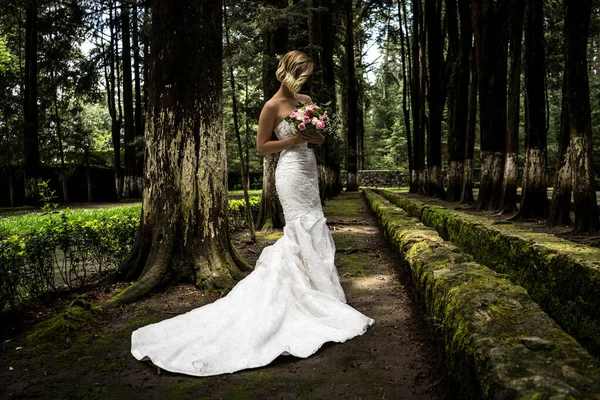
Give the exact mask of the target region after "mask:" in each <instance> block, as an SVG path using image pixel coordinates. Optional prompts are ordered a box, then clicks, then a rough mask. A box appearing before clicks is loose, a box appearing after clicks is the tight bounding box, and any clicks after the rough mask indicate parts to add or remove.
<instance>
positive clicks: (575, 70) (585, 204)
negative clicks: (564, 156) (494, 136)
mask: <svg viewBox="0 0 600 400" xmlns="http://www.w3.org/2000/svg"><path fill="white" fill-rule="evenodd" d="M564 7H565V76H564V77H563V79H565V80H566V89H567V116H566V117H567V118H568V120H569V123H568V128H569V131H570V137H571V164H572V168H573V197H574V200H575V231H577V232H597V231H598V229H599V228H600V221H599V220H598V204H597V199H596V190H595V189H594V167H593V165H594V164H593V160H592V123H591V122H592V121H591V110H590V88H589V80H588V61H587V41H588V35H589V29H590V16H591V10H592V0H565V1H564Z"/></svg>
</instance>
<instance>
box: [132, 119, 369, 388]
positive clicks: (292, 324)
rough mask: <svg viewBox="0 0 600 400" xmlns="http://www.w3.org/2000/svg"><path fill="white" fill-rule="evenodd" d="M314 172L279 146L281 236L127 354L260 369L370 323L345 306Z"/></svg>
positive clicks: (209, 370) (176, 366) (225, 368)
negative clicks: (227, 287) (251, 265)
mask: <svg viewBox="0 0 600 400" xmlns="http://www.w3.org/2000/svg"><path fill="white" fill-rule="evenodd" d="M275 133H276V134H277V137H279V138H280V139H282V138H284V137H288V136H290V135H293V134H294V127H293V125H292V124H291V123H290V122H287V121H285V120H284V121H282V122H280V123H279V124H278V125H277V126H276V127H275ZM317 174H318V172H317V164H316V160H315V155H314V153H313V150H312V149H310V148H308V147H307V145H306V143H304V144H301V145H297V146H295V147H293V148H291V149H289V150H284V151H282V152H281V155H280V157H279V162H278V164H277V169H276V172H275V181H276V189H277V194H278V196H279V199H280V201H281V205H282V207H283V211H284V215H285V222H286V225H285V227H284V228H283V232H284V234H283V236H282V237H281V238H280V239H279V240H278V241H277V242H276V243H275V244H273V245H271V246H268V247H265V248H264V250H263V251H262V253H261V255H260V257H259V259H258V261H257V262H256V267H255V269H254V270H253V271H252V272H251V273H250V274H249V275H248V276H246V277H245V278H244V279H243V280H241V281H240V282H238V284H237V285H236V286H235V287H234V288H233V289H232V290H231V291H230V292H229V293H228V294H227V296H225V297H222V298H220V299H218V300H216V301H215V302H213V303H211V304H207V305H205V306H202V307H199V308H196V309H194V310H191V311H189V312H187V313H185V314H181V315H178V316H176V317H173V318H170V319H166V320H163V321H161V322H158V323H155V324H151V325H147V326H144V327H142V328H139V329H137V330H136V331H134V332H133V333H132V335H131V353H132V354H133V356H134V357H135V358H137V359H138V360H140V361H142V360H147V359H149V360H151V361H152V363H153V364H155V365H157V366H159V367H161V368H163V369H165V370H168V371H172V372H178V373H183V374H188V375H195V376H208V375H218V374H224V373H231V372H235V371H239V370H241V369H246V368H254V367H261V366H264V365H267V364H269V363H270V362H271V361H273V360H274V359H275V358H277V357H278V356H279V355H282V354H284V355H287V354H291V355H294V356H296V357H302V358H305V357H308V356H310V355H311V354H314V353H315V352H316V351H317V350H318V349H319V348H320V347H321V346H322V345H323V344H324V343H325V342H345V341H346V340H348V339H351V338H353V337H355V336H357V335H362V334H363V333H364V332H365V331H366V330H367V328H368V326H370V325H372V324H373V323H374V320H373V319H371V318H369V317H367V316H365V315H363V314H362V313H360V312H359V311H357V310H355V309H354V308H352V307H350V306H349V305H347V304H346V298H345V296H344V291H343V289H342V287H341V286H340V282H339V277H338V273H337V270H336V268H335V264H334V255H335V244H334V242H333V238H332V236H331V233H330V232H329V229H328V227H327V225H326V224H325V222H326V220H325V217H324V216H323V211H322V209H321V201H320V199H319V185H318V176H317Z"/></svg>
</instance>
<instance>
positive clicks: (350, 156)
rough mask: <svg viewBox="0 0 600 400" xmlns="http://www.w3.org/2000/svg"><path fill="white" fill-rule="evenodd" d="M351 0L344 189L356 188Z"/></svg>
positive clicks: (347, 16) (347, 6)
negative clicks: (345, 177)
mask: <svg viewBox="0 0 600 400" xmlns="http://www.w3.org/2000/svg"><path fill="white" fill-rule="evenodd" d="M352 10H353V7H352V0H346V1H345V2H344V16H345V23H346V31H345V35H346V36H345V44H344V50H345V52H344V53H345V56H346V57H345V58H346V78H347V80H348V97H347V110H346V121H347V122H346V126H347V130H348V133H347V135H348V146H347V147H346V172H347V174H348V177H347V179H346V191H356V190H358V181H357V167H358V154H357V130H358V126H357V122H358V87H357V82H356V72H355V66H354V22H353V17H354V13H353V11H352Z"/></svg>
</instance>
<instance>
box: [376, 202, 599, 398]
mask: <svg viewBox="0 0 600 400" xmlns="http://www.w3.org/2000/svg"><path fill="white" fill-rule="evenodd" d="M364 193H365V197H366V198H367V202H368V203H369V205H370V207H371V209H372V210H373V211H374V213H375V214H376V216H377V218H378V219H379V221H380V223H381V224H382V225H383V228H384V232H385V234H386V236H387V237H388V238H389V239H390V240H391V242H392V244H393V246H394V247H395V248H396V249H397V250H398V251H399V254H400V259H401V265H402V268H403V269H404V270H405V271H406V272H407V274H408V276H409V277H410V279H411V280H412V282H413V289H414V291H415V293H416V294H417V297H418V298H419V300H420V301H421V302H422V303H423V304H424V305H425V309H426V312H427V317H428V320H429V322H430V324H431V325H432V326H433V328H434V330H435V331H436V332H437V333H438V334H439V335H440V336H441V337H442V338H443V340H444V343H445V349H446V351H445V353H446V362H447V365H448V368H449V370H450V371H451V372H452V373H453V375H454V377H455V379H456V380H457V381H458V382H459V384H460V388H461V392H462V393H461V396H460V397H461V398H472V399H509V398H510V399H546V398H577V399H597V398H600V365H599V364H598V362H597V360H595V359H594V358H593V357H592V356H590V355H589V354H588V353H587V352H586V351H585V350H584V349H583V348H582V347H581V346H580V345H579V344H578V343H577V342H576V341H575V340H574V339H573V338H572V337H570V336H569V335H568V334H567V333H565V332H564V331H563V330H562V329H561V328H560V327H559V326H558V325H557V324H556V322H554V321H553V320H552V319H551V318H549V317H548V315H547V314H545V313H544V312H543V311H542V310H541V309H540V307H539V306H538V305H537V304H536V303H535V302H533V301H532V299H531V298H530V297H529V295H528V294H527V291H526V290H525V289H523V288H522V287H520V286H516V285H514V284H513V283H512V282H510V280H508V279H507V278H506V276H505V275H503V274H499V273H497V272H495V271H493V270H490V269H489V268H486V267H484V266H482V265H480V264H477V263H476V262H474V261H473V257H472V256H471V255H469V254H466V253H462V252H460V251H459V249H458V248H457V247H456V246H454V245H452V244H451V243H449V242H446V241H444V240H443V239H442V238H441V237H440V236H439V235H438V234H437V232H436V231H435V230H433V229H431V228H427V227H425V226H424V225H423V224H422V223H420V222H419V221H418V220H417V219H416V218H410V217H409V216H408V214H407V213H406V212H405V211H404V210H402V209H400V208H398V207H395V206H394V205H393V204H391V203H390V202H388V201H387V200H386V199H384V198H383V197H381V196H379V195H377V194H376V193H374V192H373V191H371V190H365V191H364Z"/></svg>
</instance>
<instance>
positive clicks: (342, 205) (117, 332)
mask: <svg viewBox="0 0 600 400" xmlns="http://www.w3.org/2000/svg"><path fill="white" fill-rule="evenodd" d="M325 214H326V216H327V218H328V224H329V225H330V228H331V230H332V233H333V236H334V239H335V242H336V246H337V254H336V263H337V266H338V270H339V273H340V276H341V278H342V285H343V287H344V290H345V291H346V296H347V298H348V303H349V304H350V305H352V306H353V307H355V308H357V309H358V310H360V311H361V312H363V313H365V314H366V315H368V316H370V317H372V318H374V319H375V320H376V323H375V325H374V326H373V327H372V328H371V329H370V330H369V331H368V332H367V333H366V334H365V335H363V336H359V337H357V338H354V339H352V340H349V341H347V342H346V343H342V344H337V343H328V344H326V345H325V346H323V347H322V348H321V349H320V350H319V351H318V352H317V353H316V354H314V355H313V356H311V357H309V358H307V359H298V358H293V357H290V356H287V357H286V356H282V357H279V358H278V359H277V360H275V361H274V362H273V363H272V364H271V365H269V366H267V367H264V368H258V369H254V370H246V371H240V372H237V373H235V374H230V375H221V376H215V377H207V378H197V377H191V376H186V375H179V374H173V373H170V372H167V371H160V374H158V373H157V368H156V367H154V366H152V364H150V363H149V362H138V361H137V360H136V359H135V358H133V356H131V354H130V353H129V346H130V336H131V332H132V331H133V330H134V329H137V327H139V326H143V325H146V324H149V323H152V322H157V321H160V320H162V319H165V318H170V317H172V316H174V315H177V314H180V313H182V312H186V311H189V310H191V309H193V308H196V307H199V306H201V305H203V304H206V303H208V302H211V301H214V300H215V299H216V298H217V297H218V294H210V295H207V296H203V295H202V293H200V292H199V291H197V290H196V289H195V288H194V287H193V286H191V285H177V286H173V287H170V288H168V289H166V290H164V291H162V292H160V293H157V294H155V295H154V296H152V297H150V298H148V299H145V300H142V301H139V302H137V303H135V304H133V305H129V306H126V307H121V308H119V309H116V310H110V311H109V312H107V313H105V314H104V315H103V316H102V318H101V321H99V323H98V324H95V325H94V326H91V327H90V329H88V330H83V331H81V332H78V333H77V334H74V335H72V336H71V337H70V339H69V340H68V341H64V343H63V342H58V343H46V344H37V345H34V344H32V343H29V342H27V341H26V340H25V335H26V334H27V332H28V331H29V330H30V328H31V326H32V325H33V323H34V321H35V320H36V318H35V315H36V313H35V312H33V311H32V312H30V313H29V314H28V318H29V320H26V321H25V322H24V324H23V325H22V332H21V333H19V334H16V335H15V336H14V337H12V338H10V339H8V341H4V342H3V343H2V347H1V350H0V397H1V398H27V399H31V398H70V399H77V398H85V399H94V398H99V399H100V398H101V399H129V398H131V399H138V398H139V399H187V398H210V399H219V398H222V399H449V398H451V396H449V395H448V394H447V393H449V392H450V391H451V390H450V389H449V386H448V379H447V372H446V370H445V369H444V367H443V360H442V354H443V352H442V350H441V349H440V348H439V347H438V345H436V344H435V343H433V342H432V339H431V336H432V335H431V331H430V330H429V329H428V328H427V326H426V324H425V322H424V321H423V320H422V317H421V312H420V311H419V310H418V308H416V307H415V306H414V305H413V304H412V302H411V300H410V298H409V296H408V295H407V291H406V289H405V288H404V287H403V285H402V284H401V283H399V281H398V278H397V277H396V274H395V272H394V257H393V255H392V252H391V248H390V247H389V246H388V245H387V244H386V243H385V240H384V238H383V236H382V234H381V232H380V230H379V228H378V227H377V225H376V222H375V220H374V219H373V217H372V216H371V214H370V212H369V211H368V208H367V205H366V203H365V201H364V199H363V198H362V196H361V195H360V194H356V193H352V194H343V195H341V196H339V197H338V198H337V199H336V200H335V201H331V202H329V204H328V205H327V206H326V207H325ZM245 235H246V234H245V233H244V232H238V233H237V234H236V242H237V245H238V247H239V248H240V250H241V252H242V253H243V254H244V255H245V256H246V257H247V258H248V260H249V261H251V262H254V261H255V260H256V258H257V257H258V255H259V254H260V251H261V250H262V248H263V247H264V246H266V245H268V244H271V243H273V242H274V241H275V240H276V239H277V238H278V237H280V235H281V232H272V233H269V234H261V236H260V237H261V240H260V243H259V244H257V245H249V244H246V243H245V242H244V240H245ZM123 285H124V284H123ZM123 285H112V286H107V287H103V288H98V289H96V290H95V291H94V292H93V297H95V299H94V300H93V301H92V302H93V303H94V304H99V303H100V302H102V301H103V300H104V299H106V298H107V297H109V296H110V292H111V291H113V290H115V289H116V288H118V287H122V286H123ZM66 304H68V300H67V299H65V300H63V301H62V302H58V304H55V305H54V308H53V310H59V311H61V307H62V308H64V306H65V305H66ZM41 310H42V309H40V312H41ZM40 319H41V318H40ZM19 347H20V349H18V350H17V348H19ZM10 368H12V370H11V369H10Z"/></svg>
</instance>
